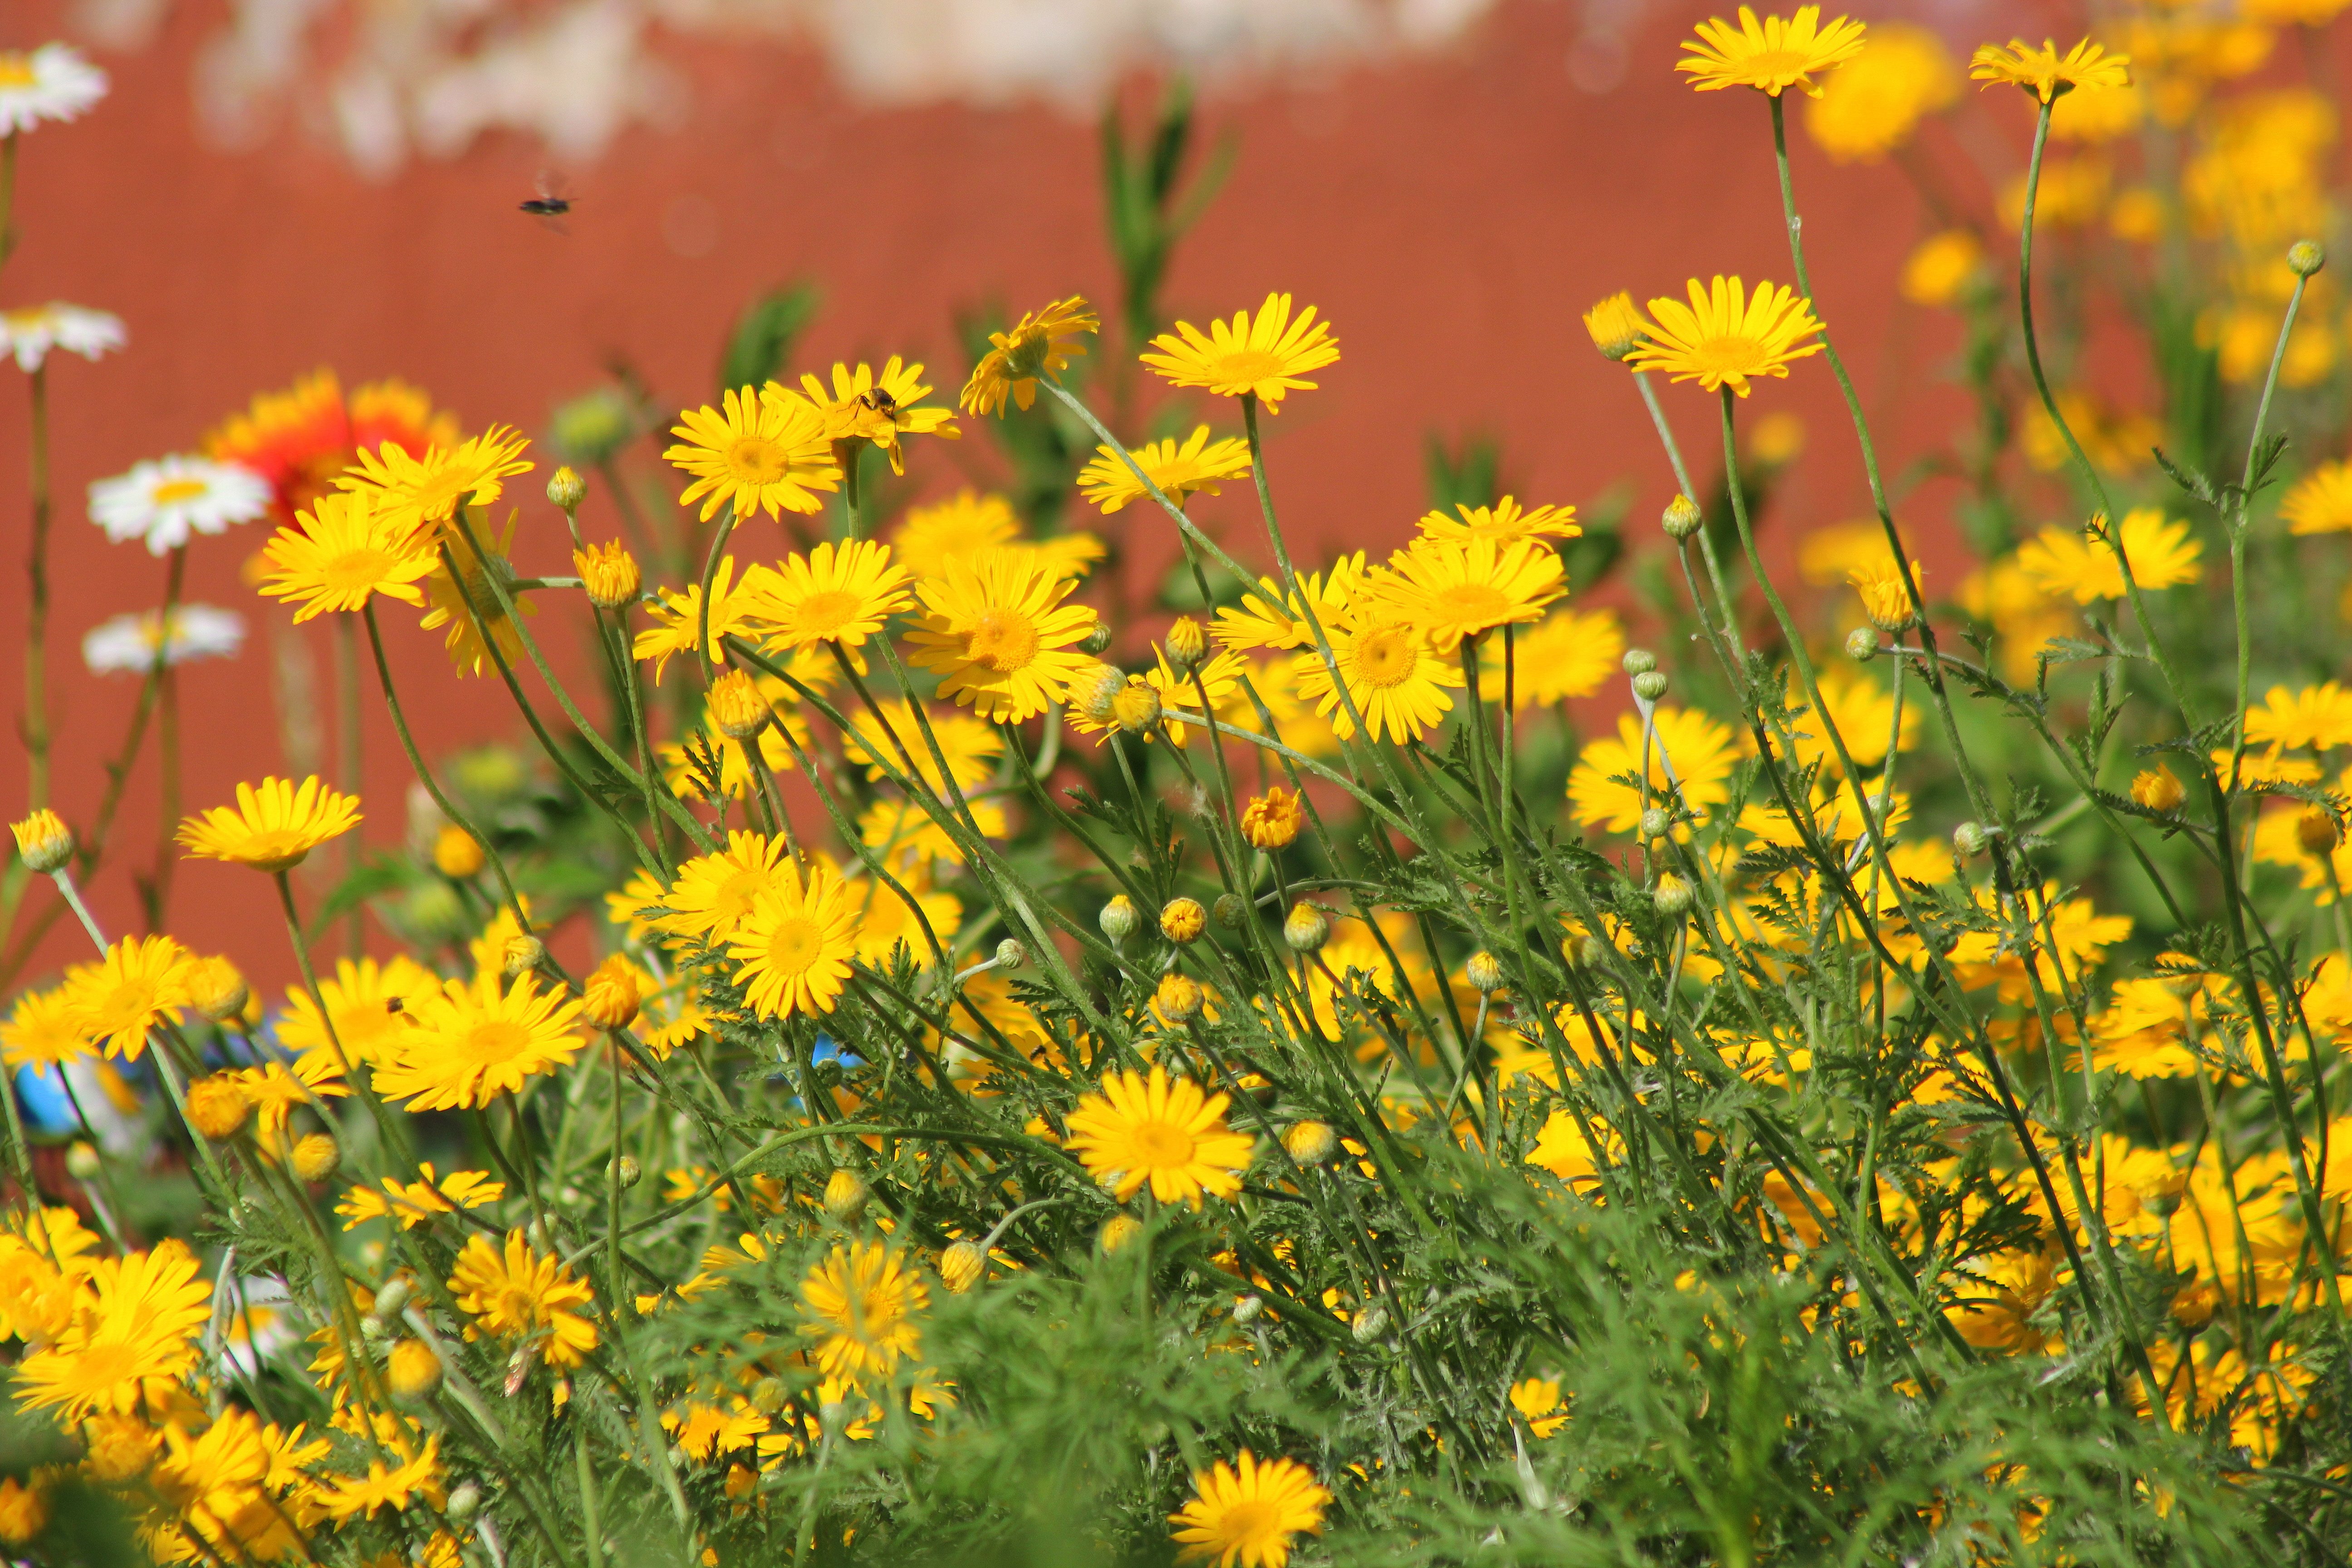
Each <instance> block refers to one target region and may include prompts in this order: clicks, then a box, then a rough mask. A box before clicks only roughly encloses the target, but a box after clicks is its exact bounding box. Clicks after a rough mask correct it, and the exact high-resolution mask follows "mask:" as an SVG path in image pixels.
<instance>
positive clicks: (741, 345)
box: [719, 282, 823, 395]
mask: <svg viewBox="0 0 2352 1568" xmlns="http://www.w3.org/2000/svg"><path fill="white" fill-rule="evenodd" d="M822 299H823V296H821V295H820V294H819V293H818V292H817V287H816V285H815V284H814V283H806V282H803V283H793V284H788V285H786V286H785V287H783V288H781V289H774V290H773V291H772V292H770V293H768V294H765V295H762V296H761V298H760V299H758V300H754V301H752V304H751V309H750V310H745V311H744V312H743V317H742V320H740V321H737V322H736V323H735V331H734V335H733V336H731V337H730V338H729V339H728V340H727V354H726V357H725V358H724V359H722V360H721V361H719V392H720V394H721V395H725V394H727V393H730V392H735V391H738V390H740V389H741V388H743V387H746V386H758V385H759V384H761V383H762V382H765V381H771V380H773V379H774V378H775V377H776V376H777V375H778V374H781V373H782V370H783V368H784V361H785V360H787V359H789V358H790V357H791V356H792V352H793V342H795V341H796V340H797V339H798V338H799V337H800V335H801V332H802V331H803V330H804V329H805V328H806V327H807V326H808V324H809V322H810V321H813V320H814V319H815V317H816V312H817V306H818V305H819V303H821V301H822Z"/></svg>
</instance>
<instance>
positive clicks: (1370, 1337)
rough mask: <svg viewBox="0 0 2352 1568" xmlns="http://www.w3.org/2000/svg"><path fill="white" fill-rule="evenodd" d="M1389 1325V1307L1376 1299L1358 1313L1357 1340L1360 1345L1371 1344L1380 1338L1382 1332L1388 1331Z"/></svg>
mask: <svg viewBox="0 0 2352 1568" xmlns="http://www.w3.org/2000/svg"><path fill="white" fill-rule="evenodd" d="M1388 1327H1389V1315H1388V1311H1387V1309H1385V1308H1383V1307H1382V1306H1381V1304H1380V1303H1379V1302H1378V1301H1375V1302H1373V1303H1372V1304H1371V1305H1370V1306H1369V1307H1367V1308H1365V1309H1364V1310H1362V1311H1360V1312H1359V1313H1357V1314H1356V1327H1355V1335H1356V1342H1357V1343H1358V1344H1360V1345H1368V1344H1370V1343H1371V1342H1373V1341H1374V1340H1377V1339H1379V1338H1380V1337H1381V1335H1382V1334H1384V1333H1386V1332H1387V1331H1388Z"/></svg>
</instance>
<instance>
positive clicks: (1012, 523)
mask: <svg viewBox="0 0 2352 1568" xmlns="http://www.w3.org/2000/svg"><path fill="white" fill-rule="evenodd" d="M890 542H891V543H892V544H893V545H895V546H897V548H898V559H899V561H900V562H901V563H903V564H904V565H905V566H906V568H907V570H908V571H909V572H911V573H913V574H915V575H916V576H917V577H918V578H923V577H944V576H946V575H947V570H948V563H950V561H963V562H966V563H969V562H971V561H972V560H974V559H976V558H977V557H978V556H979V555H980V554H981V553H982V552H983V551H988V550H994V549H1000V548H1001V549H1019V550H1028V551H1033V552H1035V553H1036V555H1037V557H1038V558H1039V559H1040V560H1042V561H1044V562H1045V563H1046V564H1047V565H1048V566H1049V567H1051V568H1052V570H1053V572H1054V574H1055V576H1057V577H1064V578H1069V579H1072V580H1076V578H1079V577H1083V576H1085V575H1086V574H1087V567H1089V566H1091V565H1092V564H1093V563H1096V562H1097V561H1099V560H1101V559H1102V558H1103V555H1104V553H1105V550H1104V546H1103V542H1102V541H1101V540H1099V539H1097V538H1096V537H1095V536H1094V535H1093V534H1091V533H1062V534H1056V535H1055V536H1054V537H1053V538H1051V539H1035V540H1033V539H1026V538H1024V537H1023V534H1022V529H1021V520H1020V518H1018V517H1017V516H1015V515H1014V514H1013V503H1012V502H1011V501H1008V500H1005V499H1004V498H1003V496H1001V495H996V494H993V493H991V494H986V495H983V494H982V493H981V492H980V491H978V490H973V489H963V490H960V491H958V492H957V493H956V494H955V495H954V496H953V497H951V498H950V499H949V500H943V501H940V502H938V503H937V504H935V505H932V506H919V507H915V508H913V509H912V510H909V511H908V513H907V516H906V519H905V521H902V522H900V523H899V524H898V531H897V532H895V533H893V534H892V535H891V536H890Z"/></svg>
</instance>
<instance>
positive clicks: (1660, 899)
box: [1650, 871, 1691, 915]
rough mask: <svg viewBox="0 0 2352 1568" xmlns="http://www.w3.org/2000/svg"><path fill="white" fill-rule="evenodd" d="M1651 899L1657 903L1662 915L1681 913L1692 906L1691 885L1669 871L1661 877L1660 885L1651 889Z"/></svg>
mask: <svg viewBox="0 0 2352 1568" xmlns="http://www.w3.org/2000/svg"><path fill="white" fill-rule="evenodd" d="M1650 901H1651V902H1652V903H1654V904H1655V905H1657V907H1658V912H1659V913H1660V914H1662V915H1678V914H1681V913H1682V912H1683V911H1684V910H1687V909H1689V908H1690V907H1691V885H1690V884H1689V883H1688V882H1685V881H1684V880H1683V879H1681V878H1680V877H1677V876H1675V874H1674V873H1673V872H1672V871H1668V872H1666V873H1664V875H1663V876H1661V877H1659V879H1658V885H1657V886H1656V887H1654V888H1653V889H1650Z"/></svg>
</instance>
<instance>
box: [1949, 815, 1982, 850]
mask: <svg viewBox="0 0 2352 1568" xmlns="http://www.w3.org/2000/svg"><path fill="white" fill-rule="evenodd" d="M1985 842H1986V836H1985V830H1984V828H1983V827H1982V826H1979V825H1978V824H1976V823H1973V822H1963V823H1961V824H1960V825H1959V826H1958V827H1955V828H1953V829H1952V847H1953V848H1955V849H1957V850H1958V851H1959V852H1960V854H1961V855H1962V856H1963V857H1966V856H1973V855H1981V854H1983V853H1984V847H1985Z"/></svg>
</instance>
